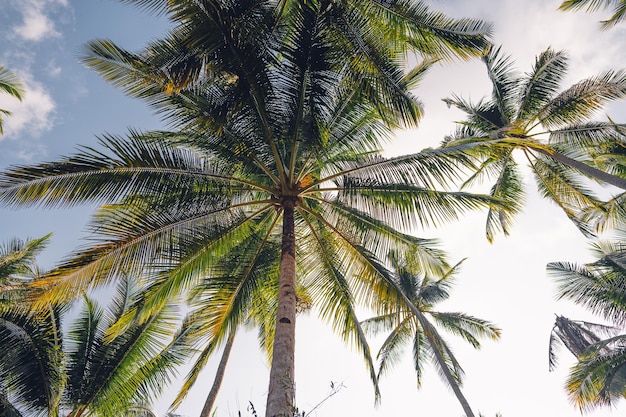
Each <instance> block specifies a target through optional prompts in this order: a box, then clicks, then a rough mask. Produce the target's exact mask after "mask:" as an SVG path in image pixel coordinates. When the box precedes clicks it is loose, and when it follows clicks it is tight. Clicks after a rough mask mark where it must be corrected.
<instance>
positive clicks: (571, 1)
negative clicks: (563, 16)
mask: <svg viewBox="0 0 626 417" xmlns="http://www.w3.org/2000/svg"><path fill="white" fill-rule="evenodd" d="M584 7H586V8H587V11H588V12H595V11H597V10H600V9H609V8H613V16H611V17H610V18H609V19H607V20H603V21H602V22H601V23H602V29H610V28H612V27H613V26H615V25H617V24H618V23H621V22H622V21H623V20H624V18H626V1H625V0H566V1H564V2H563V3H561V5H560V6H559V10H566V11H568V10H580V9H582V8H584Z"/></svg>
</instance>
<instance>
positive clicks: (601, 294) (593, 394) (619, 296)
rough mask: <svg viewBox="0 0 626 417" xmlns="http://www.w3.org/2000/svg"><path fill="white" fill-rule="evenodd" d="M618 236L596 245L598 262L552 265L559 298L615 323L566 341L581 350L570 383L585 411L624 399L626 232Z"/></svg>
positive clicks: (596, 327)
mask: <svg viewBox="0 0 626 417" xmlns="http://www.w3.org/2000/svg"><path fill="white" fill-rule="evenodd" d="M617 236H618V238H617V239H616V240H615V241H606V242H599V243H596V244H595V245H594V250H595V253H596V254H597V255H598V256H599V259H598V260H597V261H595V262H592V263H589V264H586V265H576V264H571V263H566V262H552V263H550V264H548V272H549V273H551V274H552V275H553V276H554V277H555V278H556V280H557V283H558V286H559V297H560V298H565V299H569V300H572V301H574V302H575V303H576V304H579V305H581V306H583V307H585V308H587V309H589V310H590V311H591V312H592V313H594V314H597V315H599V316H601V317H602V318H604V319H605V320H607V321H608V322H610V323H612V325H613V326H612V327H609V326H598V325H594V326H593V327H589V326H584V328H585V331H584V332H578V334H573V333H570V335H571V336H573V338H570V340H565V342H566V346H567V347H568V348H570V347H571V346H580V348H581V349H582V352H581V351H580V349H578V350H573V352H576V353H575V354H576V356H577V359H578V362H577V363H576V365H574V367H572V369H571V371H570V375H569V377H568V380H567V390H568V391H569V394H570V397H571V398H572V401H574V402H575V403H576V404H577V405H578V406H579V407H580V408H581V409H591V408H594V407H597V406H602V405H610V404H613V403H614V402H615V401H617V400H619V399H621V398H623V397H624V396H625V395H626V382H625V381H626V348H625V347H626V335H625V334H624V332H623V330H624V325H625V324H626V297H625V289H626V243H625V242H626V231H624V230H621V231H619V232H618V234H617ZM577 327H578V329H580V328H581V327H582V326H580V325H579V326H577ZM570 350H572V349H571V348H570Z"/></svg>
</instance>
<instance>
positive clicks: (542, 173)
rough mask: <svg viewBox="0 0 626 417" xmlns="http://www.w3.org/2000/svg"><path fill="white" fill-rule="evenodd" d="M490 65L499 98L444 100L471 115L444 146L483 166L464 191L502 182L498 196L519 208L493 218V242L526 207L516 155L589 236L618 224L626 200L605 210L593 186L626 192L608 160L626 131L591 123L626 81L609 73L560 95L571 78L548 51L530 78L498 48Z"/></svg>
mask: <svg viewBox="0 0 626 417" xmlns="http://www.w3.org/2000/svg"><path fill="white" fill-rule="evenodd" d="M483 61H484V63H485V64H486V67H487V72H488V74H489V79H490V80H491V82H492V84H493V92H492V95H491V98H489V99H483V100H480V101H479V102H477V103H472V102H469V101H467V100H464V99H463V98H461V97H459V96H453V97H452V98H448V99H445V100H444V101H445V102H446V103H447V104H448V105H449V106H454V107H456V108H458V109H460V110H462V111H463V112H464V113H466V114H467V119H466V120H464V121H462V122H459V128H458V129H457V131H456V132H455V133H454V134H453V135H451V136H450V137H448V138H447V139H446V140H445V141H444V146H445V147H447V148H448V149H449V150H450V152H455V151H456V152H462V154H463V155H464V156H466V155H467V154H468V153H471V154H473V155H475V156H476V157H477V158H478V159H479V162H480V165H479V167H478V168H477V169H476V170H475V172H474V173H473V174H472V175H471V176H470V178H469V179H468V180H467V181H466V182H465V183H464V187H468V186H471V185H474V184H476V183H478V182H480V181H482V180H483V179H484V178H494V184H493V186H492V188H491V195H493V196H494V197H498V198H502V199H506V200H509V201H512V202H513V210H510V211H509V213H505V212H502V211H499V210H491V211H490V212H489V215H488V218H487V227H486V233H487V237H488V238H489V240H492V239H493V237H494V235H495V234H496V232H498V231H503V232H504V233H505V234H507V233H508V230H509V227H510V224H511V221H512V217H513V215H514V214H515V213H516V212H517V211H519V209H520V207H521V204H522V202H523V199H524V191H523V188H522V177H521V174H520V171H519V165H518V162H517V160H516V158H515V154H514V151H515V150H519V151H521V153H522V155H523V157H524V158H525V160H526V161H528V164H529V165H530V167H531V169H532V171H533V173H534V176H535V180H536V182H537V186H538V187H539V189H540V191H541V193H542V194H543V196H544V197H546V198H549V199H551V200H552V201H554V202H555V203H556V204H557V205H558V206H559V207H560V208H561V209H562V210H563V211H564V212H565V213H566V214H567V216H568V217H569V218H570V219H571V220H572V221H574V222H575V223H576V224H577V226H578V227H579V228H580V229H581V231H582V232H583V233H586V234H588V235H592V234H593V233H594V230H593V223H595V226H596V228H601V227H603V226H604V224H608V222H609V221H611V219H613V221H615V220H616V218H618V217H619V216H618V214H619V213H618V212H620V209H619V208H618V207H617V206H619V201H622V200H623V199H624V194H623V193H621V194H620V195H619V196H618V197H617V198H616V200H615V201H613V202H610V203H609V204H605V203H603V202H602V201H601V200H600V199H599V198H598V197H596V196H594V195H593V193H592V191H591V190H590V189H589V187H588V182H589V181H588V179H592V180H594V181H596V182H599V183H601V184H603V183H608V184H611V185H613V186H615V187H618V188H620V189H621V190H626V176H624V175H623V174H624V172H623V170H620V168H619V166H620V165H619V163H611V162H610V161H612V160H613V159H612V158H607V156H608V154H609V153H615V152H609V150H611V149H615V148H619V147H620V145H619V144H620V143H623V141H624V133H623V131H622V129H623V126H622V125H616V124H615V123H614V122H613V121H611V120H608V121H606V122H597V121H591V120H590V117H591V116H592V115H593V114H594V113H595V112H596V111H597V110H599V109H600V108H601V106H602V105H604V104H605V103H606V102H609V101H611V100H616V99H620V98H623V97H624V96H625V95H626V73H624V72H621V71H617V72H615V71H606V72H604V73H603V74H601V75H600V76H597V77H591V78H588V79H586V80H583V81H581V82H578V83H576V84H574V85H573V86H571V87H569V88H568V89H566V90H564V91H561V92H559V88H560V81H561V80H562V79H563V77H564V76H565V73H566V70H567V56H566V55H565V53H563V52H556V51H553V50H552V49H547V50H546V51H544V52H543V53H541V54H540V55H539V56H538V57H537V59H536V62H535V65H534V66H533V68H532V70H531V71H530V72H529V73H527V74H524V75H519V74H518V73H517V72H515V71H514V70H513V68H512V64H511V60H510V58H509V57H507V56H503V55H502V54H501V52H500V48H492V49H491V50H490V51H489V53H487V54H486V55H485V57H484V58H483ZM603 161H604V162H603ZM602 167H605V170H602V169H600V168H602ZM615 174H617V175H615ZM590 223H591V225H590Z"/></svg>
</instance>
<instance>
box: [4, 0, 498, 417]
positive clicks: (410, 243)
mask: <svg viewBox="0 0 626 417" xmlns="http://www.w3.org/2000/svg"><path fill="white" fill-rule="evenodd" d="M133 3H137V4H140V5H142V6H144V7H146V8H148V9H151V10H161V9H162V10H165V11H166V12H167V13H168V15H169V16H170V18H171V19H172V21H173V22H174V23H175V24H176V27H175V28H174V29H173V30H172V32H171V33H170V34H169V35H168V37H167V38H166V39H164V40H159V41H155V42H153V43H151V44H150V45H149V46H148V47H147V48H146V49H145V50H144V51H143V52H141V53H139V54H134V53H131V52H128V51H125V50H123V49H122V48H119V47H117V46H116V45H114V44H112V43H111V42H108V41H96V42H92V43H91V45H90V52H89V53H90V55H89V57H88V58H87V59H86V62H87V63H88V65H90V66H91V67H93V68H95V69H96V70H97V71H98V72H100V73H101V74H102V75H103V76H104V77H105V78H106V79H107V80H109V81H110V82H112V83H113V84H114V85H117V86H120V87H122V88H123V89H124V90H125V91H126V92H127V93H128V94H130V95H132V96H135V97H140V98H143V99H146V100H147V101H148V102H149V103H150V104H151V105H152V106H154V107H155V109H157V111H159V112H161V113H162V114H163V115H164V116H165V119H166V120H168V121H170V122H171V123H172V124H173V125H174V126H175V127H176V128H177V129H178V130H176V131H174V132H147V133H140V132H130V134H129V135H128V137H127V138H120V137H114V136H111V135H106V136H105V137H104V138H103V139H102V140H101V144H102V148H103V150H96V149H89V148H85V149H82V150H81V151H80V152H79V153H77V154H76V155H74V156H71V157H68V158H64V159H62V160H61V161H60V162H57V163H46V164H41V165H39V166H32V167H14V168H12V169H10V170H8V171H6V172H5V173H4V174H3V176H2V178H1V179H0V187H1V189H0V200H1V201H2V202H3V203H4V204H8V205H31V204H42V205H46V206H54V205H62V206H68V205H75V204H79V203H84V202H93V201H97V202H107V203H109V204H107V205H105V206H103V207H102V208H101V209H100V210H99V212H98V213H96V215H95V217H94V223H93V231H94V233H95V234H96V236H98V237H99V238H100V242H101V243H99V244H97V245H95V246H93V247H92V248H89V249H86V250H84V251H81V252H77V253H75V254H74V256H73V257H72V258H70V259H69V260H68V261H66V262H65V263H64V264H62V265H60V266H59V267H58V268H57V269H56V270H55V271H53V272H52V273H51V274H49V275H48V280H47V281H43V282H42V284H50V285H52V284H54V286H53V287H52V288H51V289H50V291H48V292H47V293H46V298H43V299H42V301H41V302H42V303H43V302H46V301H47V299H68V298H71V297H72V296H73V294H76V292H77V291H82V290H84V289H87V288H90V287H92V286H95V285H100V284H103V283H108V282H110V281H111V280H113V279H115V278H116V276H117V275H119V274H120V273H133V272H138V271H142V270H144V269H145V268H151V269H152V270H155V271H158V272H159V275H158V277H157V278H155V280H154V282H153V284H152V285H151V288H150V290H149V291H148V293H147V294H146V299H145V300H144V304H143V307H144V308H145V311H147V312H150V311H152V310H158V309H159V308H160V306H161V305H162V304H163V303H164V302H165V300H167V299H168V298H170V297H172V296H173V295H177V294H181V293H187V294H190V293H192V291H191V290H192V289H193V288H195V287H196V286H199V285H201V284H202V285H204V284H206V283H208V285H209V286H212V287H213V289H214V293H213V294H211V296H210V297H208V298H205V299H204V302H205V303H206V306H208V307H211V308H208V307H207V308H206V312H205V314H208V315H210V317H209V319H210V320H208V321H207V323H209V324H210V326H205V327H203V331H204V334H205V335H206V337H207V340H209V341H212V342H213V345H216V344H218V343H219V342H220V341H222V340H224V339H225V338H226V337H227V336H228V335H229V334H230V331H231V330H232V329H234V328H235V327H236V326H237V325H239V324H240V323H242V322H243V321H245V319H246V318H247V317H248V311H249V309H250V306H251V304H252V300H251V296H252V295H254V294H258V293H259V291H260V289H262V288H263V286H264V285H267V282H268V277H269V278H272V279H273V281H272V283H273V285H274V286H275V287H276V288H278V291H277V292H278V296H277V299H276V307H275V311H276V315H275V317H274V323H275V325H274V329H275V330H274V335H273V339H272V341H271V344H272V352H273V356H272V360H271V371H270V384H269V389H268V400H267V401H268V403H267V408H266V415H267V416H271V417H274V416H286V415H290V414H292V413H293V409H294V408H293V401H294V380H293V378H294V349H295V345H294V342H295V340H294V336H295V319H296V305H297V300H296V286H297V283H298V281H296V277H297V278H298V280H299V281H300V282H302V283H304V284H305V286H306V287H310V291H311V297H312V299H313V303H314V305H316V306H317V308H318V309H319V310H320V314H321V316H322V317H323V318H324V319H326V320H328V321H331V322H333V324H334V326H335V329H336V330H337V331H338V333H339V334H340V335H341V336H342V337H343V338H345V339H346V340H348V341H352V342H354V343H355V344H356V346H357V347H358V348H359V350H360V351H361V353H362V354H363V356H364V358H365V361H366V364H367V366H369V368H370V374H371V376H372V379H373V381H374V382H376V376H375V371H374V370H373V366H372V361H371V357H370V353H369V347H368V345H367V342H366V340H365V338H364V336H363V333H362V329H361V328H360V325H359V322H358V320H357V318H356V312H355V311H356V310H355V307H356V303H357V302H363V303H364V304H366V305H367V304H371V303H372V302H374V301H375V300H374V299H373V296H372V294H374V293H375V292H376V293H378V294H379V295H380V296H384V295H385V293H387V294H388V297H394V296H396V297H399V295H397V294H399V292H398V289H397V288H396V287H395V284H394V282H393V280H391V279H390V276H389V274H388V273H387V270H386V269H385V268H384V267H383V266H382V264H381V263H380V262H379V261H378V259H384V256H385V255H386V253H387V252H388V251H389V249H390V248H391V247H392V246H393V247H398V248H400V249H406V250H411V252H412V253H415V254H416V256H417V258H418V259H419V260H420V262H421V265H420V266H421V269H422V270H424V271H428V272H433V273H438V272H439V271H441V270H443V269H445V268H446V266H447V263H446V261H445V258H444V256H443V253H442V252H441V251H439V249H437V248H436V247H434V246H433V242H432V241H430V240H427V239H419V238H416V237H414V236H412V235H409V234H407V232H408V231H410V230H413V229H414V227H416V226H421V225H430V224H438V223H440V222H441V221H445V220H450V219H454V218H456V216H457V215H458V214H459V213H462V212H464V211H466V210H469V209H474V208H477V207H484V206H487V205H495V206H497V207H504V206H505V204H504V203H503V202H501V201H499V200H497V199H496V200H494V199H492V198H489V197H486V196H480V195H473V194H469V193H463V192H447V191H442V187H445V186H446V185H447V183H448V180H449V179H450V178H453V177H454V176H455V175H456V173H457V169H458V165H459V164H462V163H463V161H462V160H459V159H456V158H449V159H446V156H445V155H443V156H439V155H438V154H439V152H438V151H436V150H432V151H426V152H422V153H419V154H415V155H407V156H403V157H398V158H392V159H388V158H384V157H382V156H380V150H381V148H382V143H383V142H384V139H385V137H386V136H387V135H388V134H389V132H390V130H391V129H393V128H395V127H397V126H400V125H414V124H415V123H416V122H417V120H418V118H419V116H420V114H421V108H420V105H419V102H418V101H417V100H416V99H415V97H413V96H412V95H411V94H410V93H409V89H410V88H411V87H413V86H414V85H415V84H416V83H417V82H418V81H419V79H420V76H421V75H422V74H423V73H424V71H425V70H426V68H427V67H428V65H420V66H418V67H417V68H416V69H414V70H412V71H410V72H408V73H406V74H405V73H404V71H403V70H402V68H401V67H400V58H402V57H403V55H404V54H405V53H406V52H407V50H409V49H410V48H408V47H407V46H406V45H403V44H401V43H400V42H395V41H394V39H395V38H394V36H393V35H394V33H395V32H394V33H390V31H392V29H393V30H396V29H397V28H400V29H401V30H402V33H404V35H403V36H401V37H399V38H398V39H400V40H404V41H405V42H409V40H407V38H410V39H412V40H411V41H410V42H409V45H413V46H414V47H415V48H417V49H421V50H425V51H426V52H438V55H443V56H445V54H444V52H446V51H447V52H448V53H451V52H452V51H457V50H458V51H461V52H462V53H464V54H465V55H468V54H470V53H471V52H472V51H474V52H476V51H477V50H480V49H482V46H481V45H484V37H483V36H482V32H481V33H479V31H478V29H482V28H484V26H483V25H481V24H480V23H479V22H473V21H453V20H451V19H447V18H445V17H443V16H441V15H440V14H436V13H432V12H430V11H429V10H428V8H426V7H425V6H424V5H423V4H422V3H419V2H418V3H415V4H414V3H411V2H394V1H392V2H389V1H384V2H382V1H381V2H345V3H344V2H330V1H310V2H309V1H307V2H299V1H298V2H295V1H285V2H279V3H278V4H276V3H274V2H264V1H257V0H254V1H252V0H250V1H241V2H219V1H212V2H211V1H209V2H191V1H182V0H181V1H172V2H168V3H167V6H165V3H164V2H162V1H150V0H141V1H140V0H136V1H133ZM277 10H278V11H279V12H278V13H277ZM418 17H419V19H418ZM398 22H399V23H398ZM385 23H389V25H388V26H386V27H384V28H383V25H384V24H385ZM396 23H397V24H396ZM374 24H375V25H376V26H372V25H374ZM394 28H396V29H394ZM374 29H383V30H380V31H379V30H374ZM400 29H398V30H400ZM379 35H380V36H379ZM446 39H447V40H446ZM479 44H480V45H479ZM463 45H469V48H462V47H461V46H463ZM340 47H341V48H340ZM429 48H430V49H429ZM463 51H464V52H463ZM296 259H297V262H296ZM224 262H230V263H232V264H233V266H234V267H235V268H233V271H235V272H234V273H231V274H226V275H225V274H220V273H219V268H221V267H222V265H224ZM216 268H217V269H218V270H217V271H216ZM263 271H273V272H272V273H271V274H264V272H263ZM296 271H298V272H297V273H296ZM394 294H396V295H394Z"/></svg>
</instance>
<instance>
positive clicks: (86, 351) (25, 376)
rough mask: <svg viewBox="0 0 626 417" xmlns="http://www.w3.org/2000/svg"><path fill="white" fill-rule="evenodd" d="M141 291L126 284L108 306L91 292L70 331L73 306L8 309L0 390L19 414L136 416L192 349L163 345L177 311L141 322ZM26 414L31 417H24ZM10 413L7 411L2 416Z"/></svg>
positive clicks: (0, 326) (0, 315) (0, 324)
mask: <svg viewBox="0 0 626 417" xmlns="http://www.w3.org/2000/svg"><path fill="white" fill-rule="evenodd" d="M138 295H139V294H138V293H137V292H136V288H134V287H133V285H130V282H129V281H121V282H120V285H119V286H118V289H117V292H116V294H115V296H114V297H113V300H112V301H111V304H110V306H109V308H108V310H107V311H105V310H103V309H102V308H101V307H99V306H98V305H97V304H96V303H95V302H94V301H93V300H92V299H90V298H88V297H85V298H84V303H83V306H82V310H81V312H79V314H78V317H77V318H76V320H75V321H74V322H73V323H71V325H70V326H69V328H68V330H67V331H63V329H64V326H63V325H62V320H61V316H62V313H63V311H64V310H67V308H68V306H65V307H50V308H48V309H45V310H44V309H41V310H39V311H33V309H32V308H31V307H32V306H31V305H29V303H27V302H25V301H24V300H22V302H21V303H12V304H7V305H2V306H0V354H1V355H2V358H3V361H2V363H1V364H0V392H2V393H3V399H4V401H2V404H1V405H0V406H5V410H9V409H10V410H13V411H14V412H15V413H17V414H15V415H17V416H22V415H24V416H26V415H46V416H50V417H60V416H67V417H81V416H87V415H89V416H111V415H120V416H126V415H128V416H131V415H132V416H134V415H138V414H137V412H138V411H139V410H140V409H141V410H146V407H145V406H140V404H145V403H146V402H147V401H150V400H151V399H153V398H154V396H155V395H156V394H159V393H160V391H161V390H162V389H163V387H164V385H165V384H166V383H167V382H168V381H169V378H170V376H171V374H172V370H173V368H174V367H176V366H178V365H180V364H181V363H182V362H183V361H184V360H185V358H186V357H187V356H189V354H190V353H191V352H185V351H183V350H180V349H168V350H165V349H163V348H164V347H165V346H164V342H165V341H167V338H168V335H169V336H170V337H171V334H172V330H173V329H175V326H174V324H175V320H176V315H174V314H173V313H174V310H173V309H172V308H171V307H167V308H164V309H163V310H162V311H161V312H159V313H158V314H155V315H154V316H153V317H151V318H150V319H149V320H145V321H144V322H143V323H139V322H138V321H137V320H134V319H133V318H132V314H131V317H129V312H130V311H132V310H133V308H135V307H136V303H137V302H138V300H137V298H138ZM22 413H23V414H22ZM2 415H7V414H2Z"/></svg>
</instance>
